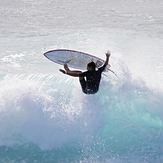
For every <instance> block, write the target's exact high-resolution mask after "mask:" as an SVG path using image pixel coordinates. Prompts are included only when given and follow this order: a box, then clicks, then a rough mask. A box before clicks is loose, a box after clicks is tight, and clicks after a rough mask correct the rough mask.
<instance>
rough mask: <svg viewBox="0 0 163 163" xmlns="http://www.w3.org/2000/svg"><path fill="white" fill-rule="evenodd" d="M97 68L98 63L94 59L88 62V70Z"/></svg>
mask: <svg viewBox="0 0 163 163" xmlns="http://www.w3.org/2000/svg"><path fill="white" fill-rule="evenodd" d="M95 68H96V65H95V63H94V62H93V61H90V62H88V64H87V70H88V71H92V70H95Z"/></svg>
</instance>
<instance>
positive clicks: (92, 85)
mask: <svg viewBox="0 0 163 163" xmlns="http://www.w3.org/2000/svg"><path fill="white" fill-rule="evenodd" d="M105 67H106V66H105V64H104V65H103V66H102V67H100V68H98V70H97V71H96V70H93V71H85V72H83V73H81V74H80V75H79V76H80V77H83V80H80V84H81V87H82V91H83V92H84V93H86V94H94V93H96V92H97V91H98V89H99V84H100V80H101V73H102V72H103V71H104V70H105ZM84 77H86V80H85V78H84Z"/></svg>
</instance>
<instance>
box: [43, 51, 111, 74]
mask: <svg viewBox="0 0 163 163" xmlns="http://www.w3.org/2000/svg"><path fill="white" fill-rule="evenodd" d="M44 56H45V57H46V58H48V59H49V60H51V61H53V62H55V63H57V64H60V65H63V64H64V63H65V62H66V63H67V65H68V66H69V67H71V68H75V69H79V70H86V68H87V63H88V62H90V61H93V62H94V63H95V64H96V68H99V67H101V66H102V65H103V64H104V63H105V61H104V60H103V59H101V58H98V57H96V56H93V55H90V54H87V53H83V52H79V51H75V50H67V49H56V50H51V51H48V52H46V53H44ZM109 68H110V65H109V64H108V65H107V67H106V68H105V71H108V70H109Z"/></svg>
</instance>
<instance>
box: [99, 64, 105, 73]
mask: <svg viewBox="0 0 163 163" xmlns="http://www.w3.org/2000/svg"><path fill="white" fill-rule="evenodd" d="M105 68H106V65H105V64H104V65H103V66H102V67H100V68H99V69H98V70H99V71H100V72H103V71H104V70H105Z"/></svg>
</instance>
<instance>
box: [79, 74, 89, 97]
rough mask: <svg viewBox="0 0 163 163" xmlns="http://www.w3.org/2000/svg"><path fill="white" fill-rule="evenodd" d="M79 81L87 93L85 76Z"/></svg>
mask: <svg viewBox="0 0 163 163" xmlns="http://www.w3.org/2000/svg"><path fill="white" fill-rule="evenodd" d="M79 82H80V85H81V88H82V91H83V92H84V93H85V94H87V89H86V81H85V79H84V77H79Z"/></svg>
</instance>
